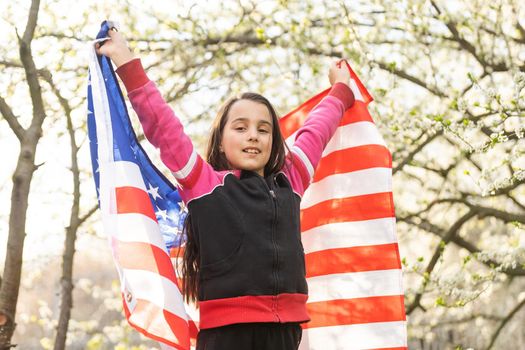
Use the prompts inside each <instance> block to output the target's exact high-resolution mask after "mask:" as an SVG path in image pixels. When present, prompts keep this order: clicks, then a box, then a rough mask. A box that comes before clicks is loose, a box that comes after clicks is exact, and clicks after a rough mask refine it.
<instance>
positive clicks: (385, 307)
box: [304, 295, 406, 328]
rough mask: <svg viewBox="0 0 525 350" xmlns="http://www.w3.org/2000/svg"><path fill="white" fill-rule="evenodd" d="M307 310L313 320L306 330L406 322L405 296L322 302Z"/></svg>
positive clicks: (308, 305)
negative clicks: (373, 323)
mask: <svg viewBox="0 0 525 350" xmlns="http://www.w3.org/2000/svg"><path fill="white" fill-rule="evenodd" d="M306 309H307V310H308V315H310V317H311V319H312V320H311V321H310V322H308V323H306V324H304V328H316V327H327V326H338V325H349V324H360V323H372V322H394V321H405V320H406V316H405V307H404V304H403V295H394V296H381V297H368V298H355V299H343V300H330V301H321V302H316V303H309V304H306Z"/></svg>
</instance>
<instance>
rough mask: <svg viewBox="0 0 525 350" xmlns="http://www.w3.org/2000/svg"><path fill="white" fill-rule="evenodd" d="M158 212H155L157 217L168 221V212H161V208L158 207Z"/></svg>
mask: <svg viewBox="0 0 525 350" xmlns="http://www.w3.org/2000/svg"><path fill="white" fill-rule="evenodd" d="M157 209H158V211H156V212H155V215H156V216H160V217H161V218H162V220H166V219H167V218H168V213H166V210H160V208H159V207H157Z"/></svg>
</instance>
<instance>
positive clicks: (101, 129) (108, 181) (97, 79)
mask: <svg viewBox="0 0 525 350" xmlns="http://www.w3.org/2000/svg"><path fill="white" fill-rule="evenodd" d="M88 45H89V47H88V54H89V58H88V60H89V73H90V85H91V86H90V87H91V96H92V98H93V113H94V114H95V124H96V132H97V152H98V159H97V161H98V164H99V174H100V177H99V201H100V211H101V213H102V220H103V221H104V215H108V214H109V213H115V212H116V204H115V196H114V189H113V187H112V183H113V180H114V179H113V178H112V176H111V174H109V173H107V172H106V171H105V170H106V168H107V165H108V163H111V162H113V151H112V150H113V132H112V128H111V113H110V110H109V103H108V97H107V92H106V86H105V83H104V77H103V75H102V71H101V69H100V66H99V64H98V59H97V53H96V51H95V42H90V43H89V44H88Z"/></svg>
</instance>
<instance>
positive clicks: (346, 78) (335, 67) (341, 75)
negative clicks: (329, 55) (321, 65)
mask: <svg viewBox="0 0 525 350" xmlns="http://www.w3.org/2000/svg"><path fill="white" fill-rule="evenodd" d="M328 79H330V84H332V85H334V84H335V83H344V84H346V85H349V84H350V70H349V69H348V67H347V66H346V60H339V61H335V62H332V64H331V65H330V71H329V72H328Z"/></svg>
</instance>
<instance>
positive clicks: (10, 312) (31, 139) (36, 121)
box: [0, 0, 46, 350]
mask: <svg viewBox="0 0 525 350" xmlns="http://www.w3.org/2000/svg"><path fill="white" fill-rule="evenodd" d="M39 6H40V1H38V0H33V1H32V3H31V8H30V9H29V16H28V19H27V24H26V28H25V31H24V35H23V36H22V37H18V44H19V48H20V51H19V53H20V61H21V62H22V66H23V68H24V72H25V75H26V80H27V86H28V88H29V93H30V96H31V102H32V106H33V118H32V120H31V125H30V127H29V128H28V129H27V130H26V129H24V128H23V127H22V126H21V125H20V123H19V122H18V119H17V118H16V117H15V116H14V114H13V111H12V109H11V108H10V107H9V105H8V104H7V103H6V102H5V100H3V99H2V98H0V112H1V113H2V115H3V116H4V118H5V119H6V121H7V122H8V123H9V126H10V127H11V129H12V130H13V132H14V133H15V135H16V136H17V138H18V140H19V141H20V154H19V156H18V162H17V166H16V170H15V172H14V174H13V189H12V192H11V208H10V215H9V236H8V239H7V253H6V260H5V265H4V274H3V276H2V278H3V280H2V285H1V287H0V350H5V349H9V348H11V347H13V346H14V345H13V344H11V338H12V337H13V333H14V331H15V327H16V323H15V315H16V304H17V302H18V292H19V289H20V277H21V274H22V258H23V255H24V239H25V235H26V214H27V207H28V198H29V190H30V187H31V180H32V179H33V173H34V172H35V170H36V167H35V153H36V146H37V144H38V141H39V140H40V138H41V137H42V124H43V122H44V119H45V116H46V115H45V109H44V102H43V99H42V89H41V87H40V83H39V81H38V72H37V69H36V66H35V62H34V60H33V56H32V53H31V41H32V40H33V35H34V32H35V28H36V24H37V19H38V9H39ZM17 34H18V33H17Z"/></svg>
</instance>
